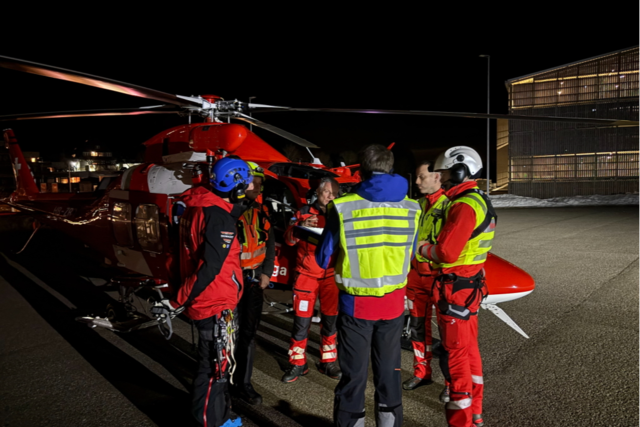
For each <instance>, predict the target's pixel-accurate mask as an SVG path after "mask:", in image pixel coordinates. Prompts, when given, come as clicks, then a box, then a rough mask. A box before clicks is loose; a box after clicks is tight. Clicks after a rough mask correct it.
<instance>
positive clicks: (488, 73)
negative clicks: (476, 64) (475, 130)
mask: <svg viewBox="0 0 640 427" xmlns="http://www.w3.org/2000/svg"><path fill="white" fill-rule="evenodd" d="M480 57H481V58H487V114H490V113H491V109H490V106H489V105H490V104H489V100H490V92H489V88H490V84H489V76H490V73H491V55H480ZM489 121H490V119H487V196H488V195H489V188H490V186H491V178H490V171H491V161H490V151H489Z"/></svg>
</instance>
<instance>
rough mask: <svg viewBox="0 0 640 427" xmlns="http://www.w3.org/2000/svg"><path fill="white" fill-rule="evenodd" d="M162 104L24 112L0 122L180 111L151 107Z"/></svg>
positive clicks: (4, 118) (4, 117)
mask: <svg viewBox="0 0 640 427" xmlns="http://www.w3.org/2000/svg"><path fill="white" fill-rule="evenodd" d="M157 107H163V106H152V107H140V108H119V109H109V110H74V111H55V112H46V113H25V114H11V115H8V116H0V122H7V121H12V120H37V119H63V118H72V117H104V116H140V115H146V114H179V113H181V111H179V110H176V109H171V110H169V109H163V110H160V109H157V110H154V109H153V108H157Z"/></svg>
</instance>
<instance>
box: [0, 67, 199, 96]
mask: <svg viewBox="0 0 640 427" xmlns="http://www.w3.org/2000/svg"><path fill="white" fill-rule="evenodd" d="M0 67H2V68H7V69H10V70H15V71H21V72H24V73H31V74H36V75H39V76H44V77H51V78H54V79H58V80H65V81H68V82H74V83H80V84H83V85H87V86H93V87H97V88H100V89H106V90H110V91H113V92H118V93H123V94H125V95H130V96H136V97H139V98H146V99H154V100H156V101H160V102H164V103H167V104H173V105H177V106H181V107H192V106H201V105H202V103H201V102H197V101H194V100H192V99H185V98H182V99H181V98H180V97H178V96H177V95H172V94H170V93H165V92H161V91H158V90H155V89H149V88H146V87H142V86H137V85H132V84H129V83H124V82H120V81H118V80H112V79H107V78H105V77H99V76H94V75H91V74H86V73H81V72H79V71H73V70H67V69H64V68H58V67H53V66H51V65H45V64H38V63H36V62H31V61H25V60H23V59H17V58H9V57H7V56H0Z"/></svg>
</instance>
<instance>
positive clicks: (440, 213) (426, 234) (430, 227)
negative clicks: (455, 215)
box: [416, 193, 449, 263]
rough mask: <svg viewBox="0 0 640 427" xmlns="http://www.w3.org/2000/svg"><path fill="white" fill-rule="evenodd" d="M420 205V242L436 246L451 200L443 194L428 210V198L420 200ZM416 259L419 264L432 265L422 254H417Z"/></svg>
mask: <svg viewBox="0 0 640 427" xmlns="http://www.w3.org/2000/svg"><path fill="white" fill-rule="evenodd" d="M418 203H419V204H420V208H421V209H422V215H420V225H419V228H418V241H420V242H421V241H427V242H429V243H431V244H435V243H436V239H437V238H438V234H440V230H442V226H443V225H444V213H445V210H446V209H447V207H448V205H449V199H447V196H445V195H444V193H443V194H442V195H440V197H439V198H438V200H436V202H435V203H434V204H433V205H431V207H430V208H429V209H428V210H427V209H425V208H426V207H427V198H426V197H421V198H420V199H418ZM416 258H417V259H418V261H419V262H429V263H431V261H430V260H429V259H427V258H425V257H423V256H422V255H420V252H418V253H416Z"/></svg>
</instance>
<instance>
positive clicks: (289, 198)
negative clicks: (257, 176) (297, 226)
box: [262, 178, 297, 231]
mask: <svg viewBox="0 0 640 427" xmlns="http://www.w3.org/2000/svg"><path fill="white" fill-rule="evenodd" d="M262 200H263V202H264V205H265V206H266V207H267V209H269V214H270V215H271V224H273V227H274V228H275V229H277V230H280V231H284V230H286V228H287V227H288V226H289V220H290V219H291V217H292V216H293V215H294V214H295V212H296V210H297V208H296V202H295V200H294V198H293V193H292V192H291V190H290V189H289V187H287V186H286V185H285V184H283V183H282V182H280V181H278V180H277V179H273V178H267V180H266V181H265V183H264V191H263V192H262Z"/></svg>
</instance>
